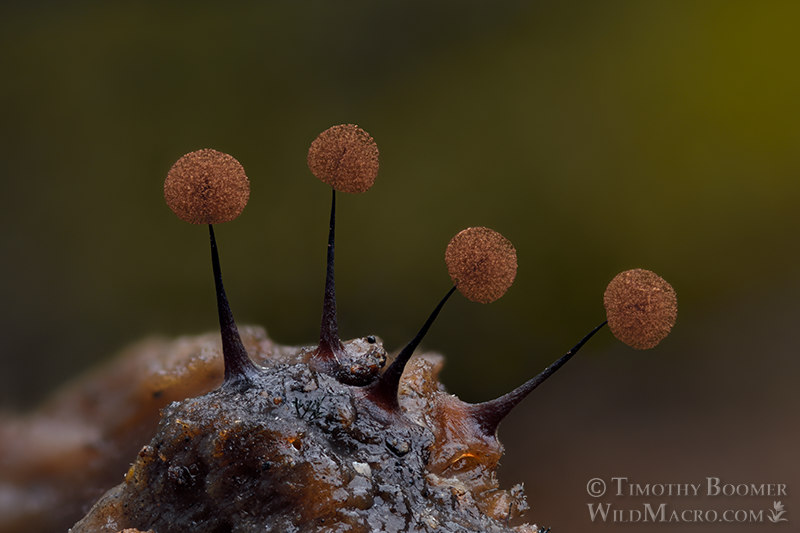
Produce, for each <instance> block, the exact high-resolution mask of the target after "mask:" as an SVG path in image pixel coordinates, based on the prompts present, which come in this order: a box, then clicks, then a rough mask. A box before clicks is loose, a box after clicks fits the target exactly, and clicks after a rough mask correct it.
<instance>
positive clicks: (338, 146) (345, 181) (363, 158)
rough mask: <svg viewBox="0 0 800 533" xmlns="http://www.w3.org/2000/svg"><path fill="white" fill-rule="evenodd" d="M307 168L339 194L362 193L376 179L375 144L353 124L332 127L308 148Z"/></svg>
mask: <svg viewBox="0 0 800 533" xmlns="http://www.w3.org/2000/svg"><path fill="white" fill-rule="evenodd" d="M308 168H309V169H310V170H311V173H312V174H314V175H315V176H316V177H317V178H319V179H320V180H321V181H323V182H325V183H327V184H328V185H330V186H331V187H333V188H334V189H336V190H337V191H341V192H350V193H357V192H365V191H367V190H369V188H370V187H372V184H373V183H375V178H376V177H377V176H378V145H377V144H375V141H374V140H373V139H372V137H371V136H370V134H369V133H367V132H366V131H364V130H362V129H361V128H359V127H358V126H356V125H355V124H340V125H338V126H332V127H330V128H328V129H327V130H325V131H323V132H322V133H320V134H319V136H318V137H317V138H316V139H314V142H312V143H311V147H310V148H309V149H308Z"/></svg>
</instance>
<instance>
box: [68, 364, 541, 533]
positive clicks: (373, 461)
mask: <svg viewBox="0 0 800 533" xmlns="http://www.w3.org/2000/svg"><path fill="white" fill-rule="evenodd" d="M308 356H309V355H308V351H304V350H297V351H295V352H294V353H288V352H286V351H284V353H282V356H281V358H280V359H279V360H278V361H270V360H269V358H267V359H266V360H265V361H262V364H266V365H268V366H267V367H265V368H264V370H263V371H262V372H259V373H258V374H257V375H256V376H255V377H254V378H253V379H252V380H251V382H250V383H249V384H239V385H237V386H223V387H221V388H219V389H217V390H215V391H212V392H209V393H207V394H205V395H203V396H200V397H196V398H190V399H186V400H183V401H179V402H173V403H172V404H170V405H169V406H167V407H166V408H165V409H164V411H163V417H162V419H161V422H160V423H159V426H158V429H157V432H156V434H155V437H153V439H152V440H151V441H150V442H149V444H147V445H145V446H143V447H142V448H141V450H140V451H139V453H138V456H137V457H136V459H135V461H134V462H133V464H132V466H131V467H130V469H129V470H128V472H127V474H126V475H125V480H124V482H123V483H121V484H119V485H117V486H116V487H114V488H113V489H111V490H110V491H108V492H107V493H106V494H105V495H104V496H103V497H102V498H101V499H100V500H99V501H98V502H97V504H95V506H94V507H93V508H92V509H91V511H90V512H89V514H88V515H87V516H86V517H85V518H84V519H82V520H81V521H80V522H78V523H77V524H76V525H75V526H74V528H73V529H72V531H73V533H81V532H106V531H108V532H112V533H116V532H117V531H120V530H122V529H125V528H137V529H140V530H143V531H145V530H150V529H152V530H153V531H156V532H158V533H169V532H179V531H180V532H184V531H188V530H198V531H209V532H228V531H232V532H238V531H241V532H244V531H256V530H259V531H275V532H277V531H281V532H300V531H331V532H333V531H342V532H344V531H353V532H371V531H387V532H391V531H431V532H432V531H442V532H450V531H453V532H455V531H465V532H466V531H474V532H478V531H486V532H494V531H497V532H500V531H505V532H509V531H520V532H527V531H535V528H534V527H532V526H528V525H518V526H516V527H513V526H512V525H510V524H515V523H519V519H518V515H519V513H520V512H522V511H524V510H525V509H526V508H527V505H526V503H525V500H524V496H523V494H522V490H521V487H515V488H514V489H512V490H510V491H506V490H502V489H500V488H499V485H498V482H497V479H496V477H495V468H496V466H497V462H498V460H499V458H500V456H501V454H502V447H501V445H500V444H499V442H498V441H497V440H496V439H495V438H494V436H490V437H489V436H485V435H484V434H483V433H482V432H481V431H480V429H479V428H476V427H474V423H473V422H471V419H470V418H469V417H466V416H463V414H464V406H465V405H466V404H463V403H462V402H461V401H460V400H458V399H457V398H455V397H454V396H451V395H449V394H447V393H446V392H444V389H443V387H442V385H441V384H440V383H439V381H438V372H439V369H440V368H441V365H442V359H441V358H440V357H437V356H418V357H415V358H414V359H412V361H411V363H410V364H409V366H408V367H407V369H406V372H405V375H404V378H403V380H402V381H401V387H400V404H401V407H402V411H401V412H399V413H398V412H393V411H391V410H386V409H384V408H383V407H381V406H380V405H379V404H376V403H375V402H372V401H371V400H370V399H369V398H367V397H366V395H365V394H364V388H362V387H357V386H350V385H346V384H343V383H341V382H340V381H339V380H337V379H335V378H334V377H332V376H330V375H328V374H325V373H320V372H316V371H314V370H312V369H311V368H309V366H308V364H307V361H306V359H307V358H308Z"/></svg>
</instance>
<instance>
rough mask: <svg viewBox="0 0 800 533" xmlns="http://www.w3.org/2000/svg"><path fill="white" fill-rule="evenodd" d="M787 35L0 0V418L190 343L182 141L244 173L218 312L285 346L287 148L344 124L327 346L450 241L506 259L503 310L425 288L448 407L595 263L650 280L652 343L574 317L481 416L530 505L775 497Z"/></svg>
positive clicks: (574, 312)
mask: <svg viewBox="0 0 800 533" xmlns="http://www.w3.org/2000/svg"><path fill="white" fill-rule="evenodd" d="M799 23H800V4H797V3H795V2H789V1H786V2H748V1H742V2H730V1H727V2H713V1H707V2H688V1H687V2H634V1H630V2H574V1H573V2H494V3H490V2H426V1H385V2H321V1H315V2H260V3H257V2H228V3H224V4H223V3H205V2H197V3H194V4H193V5H192V6H191V7H188V6H186V5H179V4H167V3H162V2H114V3H86V2H72V3H69V4H66V3H65V4H61V3H55V2H29V3H26V4H25V5H22V4H21V3H3V4H2V6H0V72H2V80H3V82H2V84H0V102H1V104H0V141H2V142H0V198H2V209H0V221H1V222H2V227H3V231H2V233H0V254H2V264H1V265H0V269H2V270H1V272H2V278H0V280H1V281H0V291H1V292H0V298H1V299H2V302H3V303H4V305H3V307H2V314H1V315H0V337H1V338H2V348H0V349H1V350H2V352H1V353H2V358H1V359H0V369H1V370H0V405H1V406H3V407H5V408H6V409H24V408H29V407H30V406H32V405H35V403H36V402H37V401H39V400H40V399H41V398H43V397H44V395H45V394H46V393H47V392H48V391H50V390H52V389H53V388H54V387H57V386H58V385H59V384H60V383H62V382H64V381H65V380H66V379H67V378H69V377H71V376H74V375H77V374H78V373H80V372H81V371H83V370H85V369H87V368H89V367H90V366H91V365H93V364H95V363H97V362H100V361H103V360H106V359H108V358H109V357H110V356H111V355H112V354H113V353H114V352H116V351H117V350H118V349H120V348H121V347H123V346H125V345H126V344H127V343H129V342H131V341H134V340H136V339H139V338H141V337H143V336H146V335H150V334H161V335H166V336H175V335H181V334H188V333H199V332H204V331H207V330H212V329H214V328H215V327H216V316H215V311H214V303H213V289H212V280H211V267H210V265H209V261H208V244H207V232H206V231H205V230H203V229H202V228H199V227H194V226H190V225H188V224H185V223H182V222H180V221H179V220H178V219H177V218H176V217H175V216H174V215H173V214H172V213H171V212H170V211H169V209H168V208H167V207H166V206H165V204H164V202H163V198H162V184H163V178H164V176H165V175H166V172H167V170H168V169H169V167H170V166H171V164H172V163H173V162H174V161H175V160H176V159H177V158H178V157H180V156H181V155H182V154H184V153H186V152H189V151H192V150H195V149H198V148H203V147H213V148H216V149H218V150H222V151H225V152H228V153H230V154H232V155H234V156H235V157H236V158H238V159H239V160H240V161H241V162H242V164H243V165H244V167H245V169H246V170H247V172H248V175H249V177H250V179H251V184H252V192H251V199H250V204H249V205H248V207H247V209H245V211H244V213H243V215H242V216H241V217H240V218H239V219H237V220H236V221H234V222H231V223H228V224H225V225H223V226H219V227H218V228H217V237H218V239H219V240H220V248H221V253H222V263H223V270H224V272H225V281H226V287H227V289H228V294H229V297H230V300H231V302H232V305H233V308H234V312H235V314H236V317H237V319H238V321H239V322H240V323H255V324H261V325H264V326H265V327H266V328H267V330H268V332H269V333H270V335H271V336H272V337H273V338H274V339H275V340H277V341H278V342H281V343H284V344H308V343H311V342H313V341H314V340H315V339H316V337H317V334H318V323H319V313H320V306H321V295H322V284H323V276H324V272H323V268H324V264H323V262H324V254H325V248H324V245H325V238H326V231H327V229H326V223H327V217H328V213H327V208H328V201H329V194H328V189H327V188H326V187H325V186H324V185H322V184H321V183H319V182H318V181H317V180H316V179H314V178H313V177H312V176H311V174H310V173H309V171H308V169H307V168H306V164H305V156H306V150H307V148H308V145H309V143H310V142H311V141H312V140H313V139H314V137H315V136H316V135H317V134H318V133H319V132H320V131H322V130H323V129H325V128H327V127H328V126H331V125H333V124H337V123H342V122H354V123H357V124H359V125H361V126H362V127H364V128H365V129H366V130H367V131H369V132H370V133H371V134H372V135H373V136H374V138H375V139H376V141H377V142H378V145H379V147H380V150H381V172H380V175H379V178H378V181H377V182H376V185H375V187H374V188H373V189H372V190H371V191H370V192H368V193H367V194H364V195H359V196H350V195H340V203H339V215H340V216H339V219H338V228H337V230H338V231H337V237H338V240H337V289H338V291H337V292H338V296H339V315H340V332H341V333H342V335H343V337H346V338H350V337H356V336H362V335H366V334H369V333H374V334H377V335H379V336H382V337H383V339H384V341H385V342H386V344H387V346H388V347H389V348H390V349H397V348H398V347H400V346H401V345H402V344H404V343H405V342H406V341H407V340H408V339H409V338H410V337H411V336H412V335H413V334H414V332H415V331H416V329H417V328H418V327H419V326H420V325H421V323H422V321H423V320H424V319H425V317H426V316H427V314H428V313H429V312H430V310H431V309H432V307H433V305H434V304H435V303H436V302H437V301H438V299H439V298H440V297H441V296H442V295H443V294H444V292H445V291H446V290H447V289H448V288H449V279H448V276H447V272H446V268H445V266H444V262H443V253H444V247H445V245H446V244H447V242H448V240H449V239H450V237H451V236H452V235H453V234H455V233H456V232H457V231H459V230H460V229H462V228H464V227H466V226H470V225H485V226H490V227H492V228H494V229H497V230H498V231H500V232H502V233H503V234H504V235H506V236H507V237H508V238H509V239H510V240H511V241H512V242H514V243H515V245H516V246H517V249H518V254H519V272H518V277H517V281H516V283H515V285H514V286H513V287H512V288H511V290H510V291H509V293H508V294H507V295H506V296H504V297H503V298H502V299H501V300H499V301H498V302H496V303H494V304H491V305H487V306H481V305H478V304H473V303H471V302H468V301H466V299H464V298H463V297H458V296H457V297H455V298H454V299H453V301H452V302H451V303H450V304H449V305H448V308H447V309H446V310H445V312H444V313H443V315H442V316H441V317H440V319H439V321H438V323H437V324H436V325H435V327H434V328H433V329H432V331H431V333H430V334H429V336H428V337H427V339H426V341H425V343H424V346H425V347H427V348H428V349H432V350H436V351H441V352H442V353H444V354H445V355H446V356H447V367H446V371H445V374H444V381H445V382H446V383H447V385H448V387H449V389H450V390H451V391H452V392H455V393H457V394H459V395H460V396H461V397H462V398H464V399H467V400H470V401H478V400H482V399H487V398H489V397H492V396H494V395H497V394H500V393H502V392H504V391H506V390H508V389H509V388H511V387H512V386H514V385H516V384H518V383H519V382H520V381H521V380H522V379H523V378H524V377H525V376H530V375H532V374H534V373H535V372H538V371H539V370H540V369H541V368H542V367H544V366H545V365H546V364H548V363H549V362H550V361H552V360H553V359H554V358H555V357H557V356H558V355H560V354H561V353H563V352H564V351H565V350H566V349H567V348H569V347H570V346H572V344H574V343H575V342H576V341H577V340H578V339H580V338H581V337H582V336H583V334H584V333H586V332H587V331H588V330H589V329H591V327H593V326H594V325H596V324H597V323H598V322H600V321H601V320H603V318H604V312H603V309H602V294H603V290H604V289H605V285H606V283H607V282H608V281H609V280H610V279H611V278H612V277H613V276H614V275H615V274H616V273H617V272H618V271H620V270H624V269H628V268H634V267H644V268H649V269H651V270H654V271H656V272H658V273H659V274H661V275H662V276H664V277H665V278H666V279H667V280H669V281H670V282H671V283H672V284H673V285H674V287H675V288H676V290H677V292H678V297H679V304H680V309H679V315H678V324H677V326H676V328H675V330H674V332H673V334H672V335H671V336H670V337H668V338H667V340H666V341H665V342H664V343H662V345H660V346H659V347H658V348H656V349H655V350H652V351H649V352H635V351H633V350H631V349H629V348H627V347H625V346H623V345H621V344H620V343H618V342H616V341H615V340H614V339H613V338H612V337H611V335H610V334H609V333H608V332H604V333H603V334H602V335H600V336H599V337H598V338H596V339H595V340H593V341H592V343H591V344H590V345H589V346H587V347H586V348H585V349H584V352H583V353H581V355H580V356H579V357H578V358H576V360H575V361H574V362H572V363H570V365H568V366H567V367H565V369H564V370H562V371H561V372H560V373H559V375H557V376H556V377H555V378H553V379H552V380H551V381H550V382H548V384H547V385H545V386H543V387H542V388H541V389H540V390H538V391H537V392H536V393H535V394H534V395H533V397H531V398H530V399H529V400H528V401H527V402H526V404H525V406H524V407H522V408H521V409H520V410H519V412H517V413H514V415H513V416H512V420H511V421H510V422H508V423H506V425H505V426H504V427H503V428H502V429H501V437H503V440H504V442H505V443H506V446H507V449H508V450H507V451H508V455H507V457H506V463H505V472H503V477H502V479H503V482H504V484H505V485H506V486H509V485H510V484H511V483H514V482H518V481H525V482H526V484H527V487H528V492H529V495H530V500H531V504H532V506H533V511H532V513H531V518H532V519H533V520H536V521H539V522H540V523H543V524H546V525H551V526H554V531H555V532H559V531H567V530H569V529H570V528H571V529H574V530H588V528H590V527H592V528H598V529H603V527H605V528H606V529H608V528H610V527H611V526H600V525H597V524H594V525H591V524H590V523H589V522H588V514H587V512H586V503H587V501H590V500H591V499H590V498H588V496H587V495H586V489H585V484H586V481H588V479H589V478H591V477H595V476H601V477H602V476H606V477H608V476H611V475H630V476H632V477H635V478H638V479H639V480H641V481H643V482H666V481H676V482H679V481H684V482H686V481H696V480H698V479H704V478H705V477H706V476H707V475H719V476H722V477H726V478H730V479H731V480H732V481H753V482H779V481H780V482H788V483H790V488H791V489H792V490H798V489H800V466H798V464H797V461H796V457H797V455H796V450H797V449H798V448H799V447H800V429H798V424H797V410H798V408H800V394H799V393H798V388H797V385H796V383H797V379H798V377H799V376H800V364H799V363H798V361H797V354H798V350H797V348H796V345H795V340H794V338H793V337H794V335H795V333H796V331H797V324H798V322H799V321H800V303H798V296H800V280H799V279H798V273H800V266H799V265H800V262H799V261H798V260H799V259H800V250H799V248H800V247H798V244H797V242H798V239H797V234H798V228H800V209H798V201H799V200H800V180H798V177H800V104H798V95H800V70H798V68H797V58H798V52H800V34H798V32H797V27H798V24H799ZM792 482H794V485H792V484H791V483H792ZM791 494H792V493H791V492H790V496H791ZM796 501H797V500H796V499H794V502H795V503H794V505H793V506H792V498H791V497H790V498H788V499H784V503H785V504H786V506H787V509H788V510H789V513H790V517H791V515H792V514H794V515H795V516H798V515H797V513H798V512H800V507H798V506H797V504H796ZM617 503H619V504H620V505H622V504H623V503H630V502H624V501H619V502H617ZM695 503H696V502H695ZM713 503H714V504H716V503H725V504H729V505H730V504H731V502H713ZM762 503H764V507H768V506H769V505H771V501H766V500H764V501H763V502H762ZM796 520H800V518H798V519H796ZM796 520H795V523H796ZM647 527H648V526H641V529H640V530H641V531H650V530H653V531H656V530H660V528H661V527H662V526H660V525H652V526H649V527H651V528H652V529H647ZM663 527H666V526H663ZM714 527H715V526H712V525H700V526H686V527H684V529H683V530H684V531H695V530H697V531H708V530H709V528H714ZM742 527H744V530H749V531H752V530H753V529H752V527H753V526H752V525H748V526H742ZM748 528H749V529H748ZM734 530H736V529H735V528H733V527H729V528H728V529H727V531H734Z"/></svg>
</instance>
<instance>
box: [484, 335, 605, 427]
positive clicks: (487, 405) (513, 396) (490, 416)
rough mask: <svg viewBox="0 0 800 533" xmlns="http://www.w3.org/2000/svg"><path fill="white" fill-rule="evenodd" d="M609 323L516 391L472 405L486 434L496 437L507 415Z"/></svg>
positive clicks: (583, 339) (586, 337)
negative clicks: (498, 428)
mask: <svg viewBox="0 0 800 533" xmlns="http://www.w3.org/2000/svg"><path fill="white" fill-rule="evenodd" d="M607 323H608V321H604V322H603V323H602V324H600V325H598V326H596V327H595V328H594V329H593V330H592V331H590V332H589V333H588V334H587V335H586V336H585V337H584V338H582V339H581V340H580V342H578V344H576V345H575V346H573V347H572V348H571V349H570V350H569V351H568V352H567V353H565V354H564V355H562V356H561V357H559V358H558V359H556V361H555V362H554V363H553V364H551V365H550V366H548V367H547V368H545V369H544V370H542V372H541V373H539V375H537V376H535V377H533V378H531V379H530V380H528V381H526V382H525V383H523V384H522V385H520V386H519V387H517V388H516V389H514V390H512V391H511V392H509V393H507V394H504V395H503V396H500V397H499V398H495V399H494V400H489V401H488V402H483V403H478V404H473V405H471V406H470V411H471V414H472V417H473V418H474V419H475V420H476V421H477V422H478V423H479V424H480V426H481V427H482V428H483V430H484V432H485V434H486V435H494V434H495V433H496V432H497V427H498V426H499V425H500V422H501V421H502V420H503V419H504V418H505V417H506V415H508V413H510V412H511V410H512V409H514V407H516V406H517V405H519V403H520V402H521V401H522V400H524V399H525V397H526V396H527V395H528V394H530V393H531V392H533V389H535V388H536V387H538V386H539V385H541V384H542V383H544V381H545V380H546V379H547V378H549V377H550V376H552V375H553V374H554V373H555V372H556V370H558V369H559V368H561V367H562V366H564V364H565V363H566V362H567V361H569V360H570V359H571V358H572V356H573V355H575V354H576V353H578V350H580V349H581V347H583V345H584V344H586V342H587V341H588V340H589V339H591V338H592V337H593V336H594V334H595V333H597V332H598V331H600V328H602V327H603V326H605V325H606V324H607Z"/></svg>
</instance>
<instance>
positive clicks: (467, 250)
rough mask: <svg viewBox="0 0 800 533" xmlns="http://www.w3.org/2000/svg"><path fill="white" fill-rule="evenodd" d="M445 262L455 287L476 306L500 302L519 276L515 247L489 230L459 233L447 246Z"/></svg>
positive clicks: (478, 229) (469, 229)
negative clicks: (477, 304)
mask: <svg viewBox="0 0 800 533" xmlns="http://www.w3.org/2000/svg"><path fill="white" fill-rule="evenodd" d="M444 259H445V262H446V263H447V271H448V272H449V273H450V277H451V278H452V279H453V283H454V284H455V285H456V287H458V290H459V291H460V292H461V294H463V295H464V296H466V297H467V298H468V299H470V300H472V301H473V302H480V303H489V302H493V301H495V300H497V299H498V298H500V297H501V296H502V295H504V294H505V293H506V291H507V290H508V288H509V287H510V286H511V284H512V283H514V277H515V276H516V275H517V251H516V250H515V249H514V245H513V244H511V241H509V240H508V239H506V238H505V237H503V236H502V235H501V234H499V233H498V232H496V231H494V230H492V229H489V228H484V227H476V228H467V229H465V230H462V231H460V232H459V233H458V234H456V236H455V237H453V238H452V239H451V240H450V243H449V244H448V245H447V250H445V254H444Z"/></svg>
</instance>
